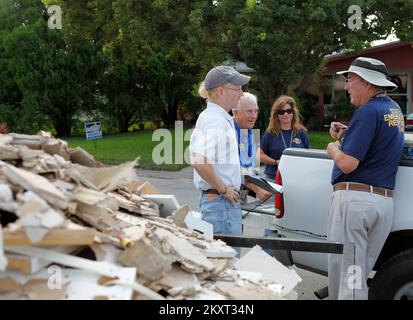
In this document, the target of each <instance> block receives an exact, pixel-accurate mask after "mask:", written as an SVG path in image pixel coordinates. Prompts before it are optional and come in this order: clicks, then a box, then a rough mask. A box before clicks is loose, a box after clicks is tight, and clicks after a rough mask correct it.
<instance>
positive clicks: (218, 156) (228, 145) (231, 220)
mask: <svg viewBox="0 0 413 320" xmlns="http://www.w3.org/2000/svg"><path fill="white" fill-rule="evenodd" d="M249 80H250V77H248V76H245V75H242V74H240V73H239V72H238V71H236V70H235V69H234V68H232V67H227V66H218V67H215V68H212V69H211V70H210V71H209V72H208V74H207V75H206V77H205V80H204V81H203V82H202V83H201V85H200V88H199V95H200V96H201V97H202V98H204V99H206V100H207V107H206V109H205V110H204V111H202V112H201V114H200V115H199V117H198V120H197V122H196V126H195V130H194V132H193V133H192V135H191V140H190V144H189V151H190V156H191V164H192V166H193V167H194V183H195V186H196V187H197V189H198V190H200V191H201V193H202V194H201V198H200V205H199V208H200V211H201V214H202V218H203V219H204V220H205V221H207V222H209V223H211V224H212V225H213V227H214V233H224V234H232V235H241V234H242V216H241V207H240V201H239V190H240V187H241V169H240V161H239V156H238V146H237V138H236V136H235V129H234V128H235V126H234V121H233V119H232V117H231V116H230V115H229V113H228V112H229V110H231V109H234V108H236V107H237V104H238V101H239V99H240V98H241V96H242V95H243V92H242V86H244V85H246V84H247V83H248V82H249Z"/></svg>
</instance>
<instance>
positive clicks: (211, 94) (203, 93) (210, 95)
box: [198, 81, 217, 100]
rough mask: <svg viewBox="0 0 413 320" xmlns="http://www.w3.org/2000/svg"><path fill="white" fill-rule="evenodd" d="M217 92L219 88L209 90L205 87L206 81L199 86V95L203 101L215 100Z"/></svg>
mask: <svg viewBox="0 0 413 320" xmlns="http://www.w3.org/2000/svg"><path fill="white" fill-rule="evenodd" d="M216 90H217V88H214V89H212V90H207V88H206V87H205V81H202V82H201V83H200V85H199V89H198V94H199V96H200V97H201V98H203V99H206V100H213V99H214V98H215V95H216Z"/></svg>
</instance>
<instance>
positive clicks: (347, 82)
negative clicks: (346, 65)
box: [346, 78, 363, 85]
mask: <svg viewBox="0 0 413 320" xmlns="http://www.w3.org/2000/svg"><path fill="white" fill-rule="evenodd" d="M361 80H363V79H357V80H351V79H348V78H347V79H346V85H349V84H350V83H355V82H357V81H361Z"/></svg>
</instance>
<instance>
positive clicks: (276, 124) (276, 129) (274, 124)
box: [267, 96, 307, 135]
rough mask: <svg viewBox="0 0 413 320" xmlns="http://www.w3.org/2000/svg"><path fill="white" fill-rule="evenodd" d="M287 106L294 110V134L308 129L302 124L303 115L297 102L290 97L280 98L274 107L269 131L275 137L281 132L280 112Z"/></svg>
mask: <svg viewBox="0 0 413 320" xmlns="http://www.w3.org/2000/svg"><path fill="white" fill-rule="evenodd" d="M286 104H289V105H290V106H291V108H292V109H293V119H292V121H291V129H292V130H293V131H294V133H297V132H298V131H299V130H301V129H304V130H305V131H307V129H306V127H304V125H303V124H302V123H301V115H300V111H299V110H298V108H297V106H296V103H295V100H294V98H292V97H289V96H280V97H279V98H278V99H277V100H276V101H275V102H274V104H273V105H272V108H271V116H270V124H269V125H268V128H267V131H268V132H270V133H271V134H273V135H278V134H279V133H280V132H281V125H280V120H279V119H278V111H279V110H281V108H282V107H284V106H285V105H286Z"/></svg>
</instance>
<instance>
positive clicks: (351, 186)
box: [334, 182, 393, 198]
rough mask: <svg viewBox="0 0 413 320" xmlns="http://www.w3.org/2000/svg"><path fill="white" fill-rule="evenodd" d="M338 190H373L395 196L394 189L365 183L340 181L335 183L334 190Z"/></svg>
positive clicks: (386, 195) (380, 193)
mask: <svg viewBox="0 0 413 320" xmlns="http://www.w3.org/2000/svg"><path fill="white" fill-rule="evenodd" d="M347 186H348V187H347ZM338 190H353V191H363V192H372V193H375V194H378V195H381V196H385V197H389V198H393V190H390V189H385V188H378V187H373V186H370V185H368V184H364V183H354V182H339V183H336V184H335V185H334V191H338Z"/></svg>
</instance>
